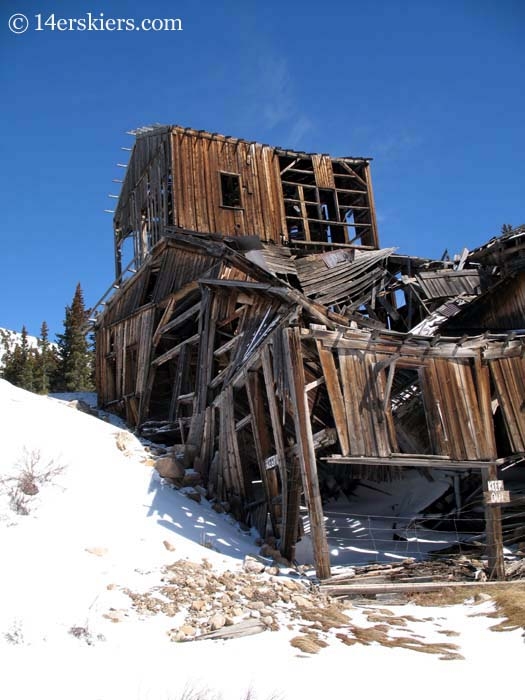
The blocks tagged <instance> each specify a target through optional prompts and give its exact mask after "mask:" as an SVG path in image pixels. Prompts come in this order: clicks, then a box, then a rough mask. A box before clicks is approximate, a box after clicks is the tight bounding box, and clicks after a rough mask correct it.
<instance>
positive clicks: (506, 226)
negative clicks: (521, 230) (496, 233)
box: [501, 224, 512, 236]
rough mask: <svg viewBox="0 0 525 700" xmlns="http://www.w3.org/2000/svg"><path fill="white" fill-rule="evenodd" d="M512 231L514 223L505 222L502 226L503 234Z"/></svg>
mask: <svg viewBox="0 0 525 700" xmlns="http://www.w3.org/2000/svg"><path fill="white" fill-rule="evenodd" d="M511 231H512V224H503V226H502V227H501V235H502V236H504V235H505V234H506V233H510V232H511Z"/></svg>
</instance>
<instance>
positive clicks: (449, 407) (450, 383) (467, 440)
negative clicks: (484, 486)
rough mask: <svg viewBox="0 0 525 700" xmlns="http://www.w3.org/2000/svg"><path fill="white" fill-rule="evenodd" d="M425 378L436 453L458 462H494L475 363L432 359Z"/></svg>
mask: <svg viewBox="0 0 525 700" xmlns="http://www.w3.org/2000/svg"><path fill="white" fill-rule="evenodd" d="M422 377H423V380H422V384H423V400H424V404H425V408H426V411H427V424H428V428H429V431H430V438H431V444H432V447H433V453H434V454H438V455H446V456H448V457H450V458H451V459H454V460H476V459H491V454H490V447H489V445H488V440H487V437H486V435H485V432H484V430H483V420H482V416H481V411H480V404H479V399H478V393H477V392H476V384H475V380H474V377H473V367H472V362H471V361H469V360H466V359H454V358H432V359H428V360H427V361H426V362H425V364H424V366H423V369H422Z"/></svg>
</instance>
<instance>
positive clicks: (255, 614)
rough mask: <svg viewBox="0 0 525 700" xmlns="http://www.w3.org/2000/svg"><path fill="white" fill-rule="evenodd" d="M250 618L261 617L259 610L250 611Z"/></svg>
mask: <svg viewBox="0 0 525 700" xmlns="http://www.w3.org/2000/svg"><path fill="white" fill-rule="evenodd" d="M250 617H253V618H256V619H259V618H260V617H261V613H260V612H259V610H250Z"/></svg>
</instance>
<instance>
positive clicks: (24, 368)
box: [18, 326, 35, 391]
mask: <svg viewBox="0 0 525 700" xmlns="http://www.w3.org/2000/svg"><path fill="white" fill-rule="evenodd" d="M19 347H20V355H21V363H20V364H21V367H20V381H19V384H18V386H20V387H21V388H22V389H26V390H27V391H33V383H34V369H35V355H34V352H32V350H31V348H30V347H29V343H28V340H27V328H26V327H25V326H22V338H21V341H20V346H19Z"/></svg>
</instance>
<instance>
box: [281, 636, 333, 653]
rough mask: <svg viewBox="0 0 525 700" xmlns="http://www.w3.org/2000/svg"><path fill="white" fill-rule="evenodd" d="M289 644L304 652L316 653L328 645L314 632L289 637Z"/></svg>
mask: <svg viewBox="0 0 525 700" xmlns="http://www.w3.org/2000/svg"><path fill="white" fill-rule="evenodd" d="M290 644H291V645H292V646H293V647H295V648H296V649H300V650H301V651H303V652H305V653H306V654H317V652H318V651H320V650H321V649H323V648H324V647H327V646H328V643H327V642H325V641H324V640H322V639H320V638H319V637H318V636H317V635H316V634H314V633H309V634H303V635H300V636H298V637H294V638H293V639H290Z"/></svg>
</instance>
